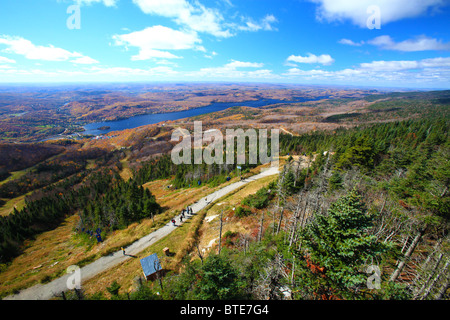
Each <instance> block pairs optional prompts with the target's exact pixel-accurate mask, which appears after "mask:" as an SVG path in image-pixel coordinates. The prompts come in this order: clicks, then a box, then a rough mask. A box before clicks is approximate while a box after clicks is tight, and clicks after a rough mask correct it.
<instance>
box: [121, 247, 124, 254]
mask: <svg viewBox="0 0 450 320" xmlns="http://www.w3.org/2000/svg"><path fill="white" fill-rule="evenodd" d="M120 249H122V253H123V255H125V249H124V248H123V247H122V248H120Z"/></svg>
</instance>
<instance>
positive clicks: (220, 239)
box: [0, 84, 450, 300]
mask: <svg viewBox="0 0 450 320" xmlns="http://www.w3.org/2000/svg"><path fill="white" fill-rule="evenodd" d="M23 90H24V89H21V90H18V92H16V93H15V94H12V93H10V92H9V93H8V94H7V95H9V97H10V98H9V99H6V101H8V103H9V104H8V105H7V106H6V105H4V104H3V105H2V110H3V111H2V112H3V114H2V117H3V118H2V120H1V121H2V123H3V124H8V125H13V124H15V125H18V124H19V122H20V121H24V122H23V123H22V124H24V123H27V124H26V125H25V127H27V126H28V125H30V128H31V129H30V131H27V133H23V132H21V131H16V133H17V136H14V135H13V134H11V132H12V131H2V137H1V138H2V139H3V140H2V142H1V143H0V150H2V152H1V156H0V174H1V177H2V179H1V182H0V205H1V206H0V213H1V217H0V226H1V231H2V233H1V234H2V238H1V239H0V240H1V241H0V244H1V247H0V249H1V252H0V257H1V261H0V262H1V265H0V266H1V268H0V295H1V297H2V298H5V299H6V298H12V297H16V298H20V294H21V293H23V294H24V295H25V294H26V292H32V290H39V288H41V286H45V285H47V284H50V283H51V282H52V281H55V280H57V279H58V278H60V277H62V276H66V269H67V267H69V266H71V265H77V266H79V267H81V268H82V269H81V270H83V267H87V266H89V265H91V264H93V263H101V262H97V261H103V260H101V259H102V258H104V259H109V258H111V257H114V256H118V257H120V258H122V256H121V255H122V253H121V252H120V249H121V248H122V247H125V248H130V251H129V254H130V255H132V256H134V257H135V258H130V259H123V260H117V261H118V264H117V265H111V266H110V267H108V268H105V269H104V270H102V272H99V273H96V274H92V275H90V276H89V279H86V281H83V283H82V295H83V297H84V299H93V300H97V299H127V298H129V297H131V298H132V299H133V297H135V298H136V297H145V298H146V299H163V300H173V299H182V300H183V299H211V297H212V295H211V294H212V293H211V292H209V291H207V290H206V289H205V288H206V287H207V286H208V284H206V283H203V282H202V281H206V280H202V279H203V278H201V275H205V272H211V271H208V269H207V268H208V266H209V264H211V263H213V262H214V263H215V264H220V265H221V266H223V268H224V269H223V270H222V271H221V270H220V269H219V270H217V272H219V273H220V272H230V273H231V274H233V277H232V278H231V279H230V280H229V282H227V283H225V284H221V285H222V286H229V287H230V288H234V290H232V291H229V295H227V294H225V293H223V294H224V296H223V297H224V298H233V299H294V300H295V299H316V298H317V297H318V296H320V298H321V299H325V298H327V299H334V298H339V299H354V298H356V297H357V298H362V299H371V297H373V295H374V296H375V297H376V298H377V299H413V298H414V297H415V296H420V295H421V294H423V293H421V292H420V289H417V290H419V291H414V290H416V289H414V288H416V287H417V286H419V287H420V286H421V285H423V282H422V281H425V280H424V279H426V278H427V275H428V274H429V268H430V261H431V265H437V266H441V265H442V259H440V260H439V259H437V258H436V257H438V255H439V254H441V253H442V256H445V255H446V254H447V253H448V237H447V234H448V233H447V232H448V203H449V202H448V200H449V195H448V184H449V180H448V179H449V175H448V156H449V145H448V141H449V140H448V127H449V122H448V119H449V105H448V101H450V100H449V97H450V92H449V91H425V92H413V91H404V92H386V91H380V92H375V91H374V90H360V89H345V90H344V89H342V88H331V89H330V88H312V87H301V86H294V87H292V86H291V87H290V86H281V85H280V86H278V85H242V86H240V85H231V84H230V85H225V84H220V85H212V84H204V85H203V84H199V85H193V84H192V85H186V84H182V85H151V86H150V85H146V86H143V85H142V86H131V85H129V86H123V87H120V86H119V87H117V85H116V87H114V88H108V90H106V89H105V88H102V89H100V88H91V89H90V90H87V89H86V88H77V89H76V90H75V89H74V88H70V90H69V89H67V88H59V89H58V90H56V89H53V91H52V90H49V89H45V90H30V92H27V91H25V92H23ZM47 90H49V91H47ZM19 92H20V93H21V94H22V96H21V97H20V99H19V98H18V97H19V96H20V95H19ZM44 93H45V94H44ZM2 94H3V91H2ZM5 95H6V93H5ZM3 97H5V96H3ZM62 97H64V99H67V100H64V99H63V98H62ZM80 97H83V99H81V98H80ZM299 97H301V98H302V99H303V101H299ZM322 97H326V98H324V99H322ZM68 99H72V100H71V101H72V102H70V103H69V102H67V101H68ZM269 100H270V101H271V103H270V104H266V103H265V101H269ZM31 101H34V102H33V103H31ZM36 101H41V102H40V104H41V105H43V104H45V105H46V106H45V107H42V108H39V107H38V105H39V104H36ZM50 101H52V102H51V103H50ZM64 101H66V102H64ZM143 101H147V102H148V103H149V104H148V105H147V104H145V103H144V102H143ZM149 101H153V102H154V103H155V105H158V107H155V105H151V104H150V102H149ZM248 101H254V102H253V107H252V104H251V103H248ZM261 101H262V102H263V103H261V104H260V102H261ZM63 102H64V103H65V105H64V103H63ZM272 102H274V103H272ZM61 103H63V105H64V106H63V107H61V108H56V107H55V106H56V105H59V104H61ZM211 103H232V104H233V105H232V106H230V107H227V108H225V109H223V110H222V109H221V110H218V111H217V110H216V111H214V112H209V113H199V114H191V115H192V116H190V117H185V118H176V119H172V120H171V119H166V120H164V121H161V122H156V123H151V124H143V125H141V126H138V127H133V128H127V129H124V130H118V131H116V130H114V122H101V121H104V120H111V121H118V119H121V118H122V117H139V114H141V112H142V114H146V113H148V112H149V111H150V110H151V112H154V111H155V112H163V114H167V112H169V111H170V112H174V113H176V112H180V111H182V110H196V109H201V108H203V107H205V106H207V105H210V104H211ZM255 103H256V104H257V107H255ZM19 104H20V105H21V107H18V105H19ZM138 104H139V105H138ZM241 104H242V105H241ZM119 105H120V107H119ZM125 106H127V107H125ZM33 110H34V111H33ZM19 112H22V114H21V115H20V116H15V117H14V119H13V118H11V114H15V115H17V114H18V113H19ZM25 112H26V113H25ZM182 112H184V111H182ZM44 115H45V116H44ZM24 116H27V120H26V121H25V120H24V119H22V120H19V119H18V118H20V117H24ZM38 119H40V120H38ZM35 121H37V122H35ZM42 121H44V122H45V121H51V122H54V123H58V125H60V126H61V129H62V130H64V131H65V133H64V134H63V135H61V136H59V137H58V138H57V139H52V138H51V136H53V134H54V132H51V130H50V131H45V133H43V131H34V130H36V128H37V127H34V124H35V123H40V124H44V123H43V122H42ZM65 121H67V123H70V124H71V125H72V124H73V123H75V122H76V123H78V126H83V125H84V126H86V125H88V123H89V122H91V121H92V123H95V124H94V125H93V128H96V129H98V128H99V127H100V126H109V127H110V128H109V129H107V128H102V129H104V131H108V132H104V133H97V134H95V135H84V134H83V132H81V130H80V127H77V128H75V129H76V131H79V133H80V134H79V135H76V136H72V135H69V134H67V133H68V132H69V131H67V130H69V127H68V126H66V125H65V124H64V123H65ZM195 121H201V122H202V126H203V130H204V131H205V132H206V131H207V130H219V131H221V132H225V130H226V129H236V128H243V129H245V130H247V129H255V130H259V129H280V166H279V172H278V174H274V175H270V176H267V177H262V178H261V179H258V180H255V181H253V180H252V177H254V176H256V175H258V174H259V173H260V172H261V169H262V168H263V167H267V165H265V166H263V165H261V164H257V165H251V164H249V163H246V164H244V165H242V168H240V169H238V168H237V165H236V163H234V164H219V165H216V164H213V165H206V164H201V165H178V166H175V165H174V164H173V163H172V161H171V159H170V152H171V150H172V149H173V147H174V145H175V144H176V142H174V141H171V136H172V133H173V131H174V130H175V129H178V128H182V129H187V130H189V131H190V132H192V131H193V128H194V122H195ZM98 122H101V123H102V124H101V125H100V124H98ZM47 125H48V124H47ZM64 131H63V132H64ZM44 137H46V138H50V139H45V141H41V140H42V138H44ZM39 141H40V142H39ZM241 177H243V178H244V179H245V180H244V181H245V183H243V184H242V185H241V186H240V187H239V188H237V189H235V190H233V191H230V192H228V193H227V194H223V195H222V196H220V197H217V198H212V197H211V195H212V194H213V193H214V192H215V191H218V190H226V188H227V186H229V185H232V184H240V183H242V182H241ZM354 192H358V194H359V196H356V195H355V194H354ZM205 197H206V198H208V199H209V203H208V204H207V205H204V206H203V205H202V206H201V207H200V206H199V207H198V212H196V214H195V215H193V216H192V217H190V218H189V219H186V220H185V221H184V223H183V224H182V225H180V226H179V228H174V230H173V231H172V232H171V233H170V234H167V235H166V236H165V237H161V238H158V240H157V241H155V242H151V243H148V244H147V245H146V246H145V247H142V248H141V249H139V250H135V251H133V250H132V249H131V248H133V244H135V243H139V240H140V239H147V241H149V240H148V238H146V237H149V238H151V236H149V235H151V234H152V233H154V232H157V231H158V230H160V229H162V228H164V227H165V226H169V227H170V226H171V224H170V221H171V219H172V218H174V217H177V219H178V217H179V214H180V211H181V210H182V209H183V208H186V207H187V206H191V205H193V204H194V203H196V202H199V201H200V202H201V201H202V199H204V198H205ZM347 197H350V198H347ZM358 197H360V198H358ZM361 197H362V198H361ZM343 199H344V200H343ZM345 199H351V200H345ZM358 199H359V200H358ZM340 201H348V202H346V204H342V203H341V204H340V205H343V206H347V207H348V208H349V209H348V210H353V206H356V207H358V208H360V207H359V206H361V208H364V209H361V210H363V212H365V213H366V214H367V216H370V221H371V222H370V223H371V224H370V227H369V224H367V226H368V227H367V228H366V229H361V231H360V233H358V235H357V236H358V237H361V239H366V240H367V241H372V242H371V243H373V245H374V246H379V252H378V251H377V252H375V251H374V252H373V253H370V252H372V251H371V250H372V249H370V250H369V249H368V248H365V249H361V250H360V249H358V248H353V249H352V250H354V251H353V252H358V254H361V257H360V258H358V259H360V260H354V262H353V260H352V262H351V263H350V262H347V264H349V265H352V266H353V267H352V268H353V269H348V270H347V269H346V272H347V274H348V275H349V276H351V277H354V278H353V279H354V281H356V282H358V281H359V282H358V283H359V284H358V286H357V287H352V286H349V287H345V288H343V287H342V286H340V285H338V281H340V280H339V278H335V275H334V274H332V273H331V272H332V270H334V269H333V268H342V265H339V263H342V261H341V260H339V259H338V260H336V261H331V262H329V263H330V264H329V266H330V267H329V268H330V270H329V271H328V272H329V273H327V271H320V272H324V274H326V275H327V276H326V279H327V280H326V282H324V283H321V284H320V285H317V284H316V283H315V282H314V278H315V277H317V272H318V271H317V270H316V269H315V268H320V261H322V262H323V261H325V260H324V259H325V258H324V257H321V258H320V259H319V258H318V257H317V256H315V257H312V256H311V259H316V260H314V262H311V260H308V259H309V258H308V259H306V258H302V257H303V255H304V254H305V253H304V251H302V250H303V249H302V248H303V247H302V245H301V244H304V245H307V244H308V243H309V242H308V241H309V240H308V239H313V237H314V236H315V235H316V234H314V232H317V230H315V229H314V226H315V225H316V223H320V222H323V223H325V222H324V220H323V219H326V218H318V216H317V215H323V217H334V215H333V214H334V213H333V208H334V206H335V203H340ZM360 202H361V203H362V202H363V203H364V204H360ZM347 207H346V208H347ZM358 210H359V209H358ZM327 212H329V213H328V214H327ZM358 212H359V211H358ZM360 219H361V222H360V223H361V225H364V223H366V222H363V221H365V220H364V219H365V218H363V217H361V218H360ZM330 223H331V222H330ZM367 223H368V222H367ZM98 228H100V229H101V237H102V241H101V242H98V241H97V240H96V239H95V237H93V235H92V234H89V233H86V231H90V230H95V229H98ZM336 228H337V227H336ZM308 232H309V233H308ZM340 232H343V233H345V230H344V231H342V230H339V228H337V229H336V230H335V234H336V237H338V236H339V235H340V234H341V233H340ZM417 234H420V243H419V245H418V247H417V248H416V247H414V248H413V247H412V245H413V242H412V239H413V238H414V237H416V235H417ZM323 236H324V237H325V236H330V237H331V235H329V234H326V235H323ZM308 237H309V238H308ZM333 237H334V236H333ZM364 237H367V238H364ZM334 239H335V240H333V241H335V244H336V245H340V244H341V242H339V241H340V240H339V239H338V238H334ZM369 239H370V240H369ZM366 240H364V241H366ZM361 241H362V240H361ZM384 244H387V246H386V247H383V246H384ZM165 248H169V249H170V252H171V253H172V254H171V255H166V254H165V253H164V251H163V250H164V249H165ZM312 248H314V246H311V248H310V250H312ZM405 248H411V251H412V252H413V254H412V256H405V254H406V249H405ZM340 250H344V252H345V250H346V248H344V247H342V248H340ZM377 250H378V249H377ZM153 253H157V255H158V257H159V258H160V262H161V264H162V266H163V269H164V273H163V276H162V278H160V279H162V283H163V284H164V287H165V288H169V289H165V290H162V288H161V284H160V282H159V281H149V282H146V281H144V282H142V278H141V276H142V270H141V266H140V263H139V260H140V259H141V258H144V257H146V256H149V255H150V254H153ZM366 254H373V257H377V258H376V259H379V260H378V261H379V265H380V266H381V268H382V269H383V279H382V283H383V285H384V287H382V289H380V291H376V292H373V291H370V290H368V289H367V288H365V277H364V273H363V272H360V271H358V266H360V265H364V263H365V261H364V259H366V258H367V257H365V255H366ZM363 256H364V257H365V258H364V257H363ZM343 259H344V258H343ZM355 259H356V258H355ZM402 259H412V260H408V261H413V262H411V263H406V265H405V266H404V267H403V268H402V269H401V270H399V272H398V275H397V276H396V278H395V279H393V280H392V279H389V277H388V276H387V275H391V274H393V272H394V271H395V270H397V269H398V268H399V267H398V264H397V263H396V262H397V261H399V260H402ZM344 260H345V259H344ZM427 261H428V262H427ZM426 262H427V263H428V264H426ZM327 263H328V262H327ZM333 263H337V264H338V266H334V265H333ZM353 263H354V265H353ZM444 265H445V264H444ZM282 270H284V271H283V272H282ZM320 270H324V269H320ZM442 270H443V272H444V273H443V274H446V273H445V272H447V271H446V270H445V268H444V269H442ZM139 279H140V280H139ZM193 279H197V280H195V281H193ZM356 279H359V280H356ZM361 279H362V280H361ZM442 279H445V278H441V280H442ZM269 283H272V284H273V287H270V286H269ZM36 285H37V287H35V286H36ZM316 285H317V286H316ZM205 286H206V287H205ZM33 288H38V289H33ZM113 288H116V289H117V290H113ZM286 288H287V289H286ZM331 288H332V289H331ZM355 288H357V289H355ZM411 288H412V289H411ZM442 288H445V281H443V280H442V281H436V282H435V284H434V286H433V287H430V289H429V293H428V296H429V295H430V294H432V295H433V296H439V295H440V292H441V291H442ZM286 290H287V291H286ZM48 294H49V293H48V292H47V293H45V295H44V296H45V299H49V298H50V299H62V298H63V296H62V295H61V293H60V292H58V293H56V295H54V296H51V295H50V296H48ZM79 294H80V293H79V292H78V293H77V292H74V291H71V290H68V291H67V292H66V294H65V296H64V298H65V299H78V298H79V297H80V296H79ZM214 294H217V293H214ZM221 294H222V293H221ZM447 294H448V293H447V291H445V290H444V292H443V294H442V296H443V297H444V296H445V297H446V295H447ZM37 296H38V294H37V295H35V296H34V297H37ZM208 297H209V298H208ZM136 299H137V298H136Z"/></svg>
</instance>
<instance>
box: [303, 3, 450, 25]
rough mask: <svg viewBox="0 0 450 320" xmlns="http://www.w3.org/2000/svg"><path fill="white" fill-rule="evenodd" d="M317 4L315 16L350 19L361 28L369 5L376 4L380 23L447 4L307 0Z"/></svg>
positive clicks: (367, 16) (414, 14) (321, 18)
mask: <svg viewBox="0 0 450 320" xmlns="http://www.w3.org/2000/svg"><path fill="white" fill-rule="evenodd" d="M309 1H310V2H313V3H316V4H318V8H317V18H318V19H319V20H326V21H344V20H350V21H351V22H352V23H354V24H355V25H358V26H360V27H362V28H366V27H367V19H368V18H369V16H370V15H371V14H368V13H367V9H368V8H369V7H370V6H373V5H375V6H378V7H379V8H380V11H381V23H382V24H387V23H390V22H394V21H398V20H402V19H406V18H414V17H418V16H421V15H424V14H426V13H427V12H428V11H430V10H438V9H439V8H441V7H443V6H445V5H448V1H447V0H309Z"/></svg>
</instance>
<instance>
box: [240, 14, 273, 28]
mask: <svg viewBox="0 0 450 320" xmlns="http://www.w3.org/2000/svg"><path fill="white" fill-rule="evenodd" d="M243 20H244V25H241V26H238V27H237V28H238V29H239V30H243V31H259V30H266V31H272V30H276V29H275V27H274V26H273V24H274V23H276V22H278V20H277V18H275V16H274V15H272V14H268V15H266V16H265V17H264V18H263V19H261V20H260V21H254V20H253V19H251V18H243Z"/></svg>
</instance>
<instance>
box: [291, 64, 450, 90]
mask: <svg viewBox="0 0 450 320" xmlns="http://www.w3.org/2000/svg"><path fill="white" fill-rule="evenodd" d="M283 76H285V77H288V78H296V79H301V80H317V81H324V80H326V81H334V82H340V83H373V84H377V83H383V84H386V83H389V84H390V85H396V86H401V85H403V84H406V83H408V84H411V83H416V84H420V85H421V86H422V85H423V84H424V83H426V82H429V83H433V84H435V83H439V82H442V83H447V85H448V81H449V78H450V57H448V58H443V57H439V58H430V59H422V60H399V61H384V60H381V61H372V62H368V63H361V64H359V65H358V66H356V67H354V68H347V69H343V70H336V71H328V70H319V69H314V70H301V69H299V68H290V69H288V70H287V71H286V72H285V73H284V74H283Z"/></svg>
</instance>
